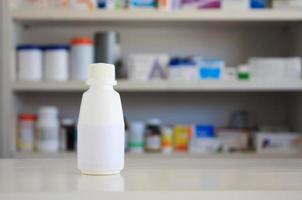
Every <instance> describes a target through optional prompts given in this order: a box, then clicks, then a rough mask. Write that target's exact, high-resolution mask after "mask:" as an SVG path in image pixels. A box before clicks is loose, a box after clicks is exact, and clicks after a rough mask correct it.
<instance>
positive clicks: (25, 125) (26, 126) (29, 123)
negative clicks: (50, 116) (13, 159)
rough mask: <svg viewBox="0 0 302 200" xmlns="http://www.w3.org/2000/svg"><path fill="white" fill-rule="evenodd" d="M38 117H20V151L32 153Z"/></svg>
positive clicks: (23, 115)
mask: <svg viewBox="0 0 302 200" xmlns="http://www.w3.org/2000/svg"><path fill="white" fill-rule="evenodd" d="M36 120H37V116H36V115H31V114H21V115H20V116H19V135H18V147H19V150H20V151H26V152H31V151H33V150H34V144H35V132H36V129H35V123H36Z"/></svg>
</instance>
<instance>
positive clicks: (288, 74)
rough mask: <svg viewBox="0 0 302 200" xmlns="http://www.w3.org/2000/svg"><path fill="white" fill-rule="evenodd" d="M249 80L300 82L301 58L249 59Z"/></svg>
mask: <svg viewBox="0 0 302 200" xmlns="http://www.w3.org/2000/svg"><path fill="white" fill-rule="evenodd" d="M248 65H249V67H250V72H251V79H254V80H300V79H301V58H299V57H293V58H251V59H249V64H248Z"/></svg>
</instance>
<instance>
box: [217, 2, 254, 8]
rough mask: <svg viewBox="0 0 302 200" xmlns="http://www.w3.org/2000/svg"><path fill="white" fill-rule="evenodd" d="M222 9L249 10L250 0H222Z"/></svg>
mask: <svg viewBox="0 0 302 200" xmlns="http://www.w3.org/2000/svg"><path fill="white" fill-rule="evenodd" d="M221 4H222V6H221V7H222V9H225V10H248V9H249V8H250V0H222V2H221Z"/></svg>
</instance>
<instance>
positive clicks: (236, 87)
mask: <svg viewBox="0 0 302 200" xmlns="http://www.w3.org/2000/svg"><path fill="white" fill-rule="evenodd" d="M86 89H88V86H87V85H86V84H85V83H84V82H75V81H68V82H24V81H17V82H14V83H13V90H14V91H15V92H75V91H79V92H82V91H84V90H86ZM115 89H116V90H117V91H121V92H171V91H172V92H173V91H174V92H215V91H216V92H217V91H218V92H219V91H225V92H227V91H233V92H235V91H238V92H278V91H279V92H299V91H302V81H257V80H254V81H214V80H213V81H186V82H178V81H150V82H144V81H127V80H119V81H118V84H117V86H115Z"/></svg>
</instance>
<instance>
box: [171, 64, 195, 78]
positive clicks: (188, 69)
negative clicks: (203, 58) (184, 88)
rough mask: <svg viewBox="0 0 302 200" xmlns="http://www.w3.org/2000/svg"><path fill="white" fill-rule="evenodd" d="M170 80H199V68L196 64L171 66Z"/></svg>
mask: <svg viewBox="0 0 302 200" xmlns="http://www.w3.org/2000/svg"><path fill="white" fill-rule="evenodd" d="M169 80H172V81H196V80H198V68H197V65H196V64H192V65H177V66H169Z"/></svg>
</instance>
